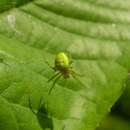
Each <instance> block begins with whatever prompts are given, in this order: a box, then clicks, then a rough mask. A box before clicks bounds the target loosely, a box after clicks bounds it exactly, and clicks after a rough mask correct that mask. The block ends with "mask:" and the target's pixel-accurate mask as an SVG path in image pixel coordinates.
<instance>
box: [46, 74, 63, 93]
mask: <svg viewBox="0 0 130 130" xmlns="http://www.w3.org/2000/svg"><path fill="white" fill-rule="evenodd" d="M61 76H62V74H60V75H58V77H56V78H55V80H54V82H53V84H52V87H51V88H50V90H49V93H48V94H50V93H51V91H52V89H53V88H54V87H55V84H56V82H57V81H58V80H59V79H60V77H61Z"/></svg>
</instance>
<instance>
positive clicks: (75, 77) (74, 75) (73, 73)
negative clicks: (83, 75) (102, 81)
mask: <svg viewBox="0 0 130 130" xmlns="http://www.w3.org/2000/svg"><path fill="white" fill-rule="evenodd" d="M71 75H72V77H73V78H74V79H75V80H77V81H78V82H80V83H81V84H82V85H83V86H85V85H84V84H83V83H82V82H81V80H80V79H79V78H78V77H77V76H76V75H77V74H75V72H74V71H73V72H72V73H71ZM78 76H79V75H78Z"/></svg>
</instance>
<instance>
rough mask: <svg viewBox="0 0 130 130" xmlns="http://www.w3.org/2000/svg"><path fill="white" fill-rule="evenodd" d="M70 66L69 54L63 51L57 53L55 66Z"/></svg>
mask: <svg viewBox="0 0 130 130" xmlns="http://www.w3.org/2000/svg"><path fill="white" fill-rule="evenodd" d="M68 66H69V58H68V56H67V55H66V54H65V53H63V52H60V53H59V54H57V55H56V57H55V67H57V68H59V69H60V68H66V67H68Z"/></svg>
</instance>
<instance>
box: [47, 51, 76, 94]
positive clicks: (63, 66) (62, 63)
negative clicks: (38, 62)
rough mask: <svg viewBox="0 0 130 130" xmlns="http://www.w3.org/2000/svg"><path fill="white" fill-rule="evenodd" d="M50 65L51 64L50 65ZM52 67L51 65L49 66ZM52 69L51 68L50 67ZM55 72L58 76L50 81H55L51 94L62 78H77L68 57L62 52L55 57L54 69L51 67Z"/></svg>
mask: <svg viewBox="0 0 130 130" xmlns="http://www.w3.org/2000/svg"><path fill="white" fill-rule="evenodd" d="M48 65H49V64H48ZM49 66H50V65H49ZM50 67H51V66H50ZM51 68H52V69H53V70H55V72H56V74H55V75H54V76H52V77H51V78H50V79H49V80H48V81H51V80H53V79H54V82H53V85H52V87H51V88H50V90H49V94H50V93H51V90H52V89H53V88H54V85H55V83H56V82H57V81H58V79H59V78H60V77H62V76H63V77H64V78H65V79H67V78H69V77H70V76H72V77H74V78H75V75H74V74H76V73H75V72H74V70H73V68H72V66H71V62H70V60H69V58H68V56H67V55H66V54H65V53H64V52H60V53H58V54H57V55H56V57H55V62H54V67H51Z"/></svg>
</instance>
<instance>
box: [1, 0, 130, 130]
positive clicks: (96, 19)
mask: <svg viewBox="0 0 130 130" xmlns="http://www.w3.org/2000/svg"><path fill="white" fill-rule="evenodd" d="M116 1H117V0H116ZM21 2H22V1H21ZM25 2H26V1H25ZM27 2H28V1H27ZM18 3H19V2H18ZM18 3H16V8H11V7H10V9H9V10H7V11H4V12H1V13H0V61H1V63H0V74H1V75H0V95H1V99H0V100H1V101H0V102H1V103H0V108H1V109H2V110H1V111H0V114H1V115H2V116H0V121H1V122H3V123H2V124H0V129H2V130H6V129H16V130H17V129H19V130H48V129H49V130H94V129H95V128H96V127H97V126H98V124H99V123H100V122H101V120H102V119H103V117H104V116H105V115H106V114H107V113H108V112H109V111H110V109H111V107H112V105H113V104H114V103H115V101H116V100H117V99H118V98H119V97H120V95H121V93H122V91H123V88H124V86H125V85H124V84H125V81H126V77H127V71H128V69H129V66H130V62H129V60H128V59H129V58H130V44H129V40H130V39H129V36H130V32H129V30H130V29H129V28H130V26H129V23H130V15H129V10H128V8H127V7H128V6H127V5H126V6H125V4H124V5H122V6H119V8H117V7H118V6H116V4H114V7H111V4H109V5H108V6H107V4H106V5H100V3H96V1H84V0H76V1H74V0H68V1H66V0H62V1H61V0H53V1H51V0H37V1H32V2H29V3H24V5H21V6H17V5H19V4H18ZM111 3H112V2H111ZM119 3H120V1H119ZM119 3H118V1H117V5H118V4H119ZM128 3H130V2H128ZM4 4H5V5H6V2H5V3H4ZM7 4H8V1H7ZM104 4H105V3H104ZM0 7H1V6H0ZM1 11H3V9H2V8H1ZM61 51H63V52H69V53H70V55H71V56H72V59H73V61H74V63H73V68H74V70H75V71H76V72H77V73H80V74H81V75H83V76H80V77H78V78H79V80H80V81H79V80H75V79H73V78H72V77H71V78H69V79H68V80H65V79H64V78H61V79H60V80H59V81H58V82H57V83H56V85H55V88H54V89H53V90H52V92H51V94H50V95H48V91H49V89H50V88H51V86H52V82H50V83H48V82H47V81H48V79H49V78H50V77H51V76H52V75H54V73H55V72H54V71H53V70H51V68H49V67H48V65H47V64H46V63H45V62H46V61H48V62H49V63H50V64H51V65H53V64H54V58H55V55H56V54H57V53H59V52H61ZM41 101H42V103H41ZM2 102H3V103H2ZM4 104H5V105H4ZM39 104H40V105H39ZM4 108H6V109H7V110H6V109H4ZM6 111H8V113H7V112H6ZM9 116H11V119H10V120H7V119H8V117H9ZM3 117H5V118H3ZM3 124H6V126H5V125H4V126H5V127H4V126H3ZM11 124H12V125H11Z"/></svg>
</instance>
